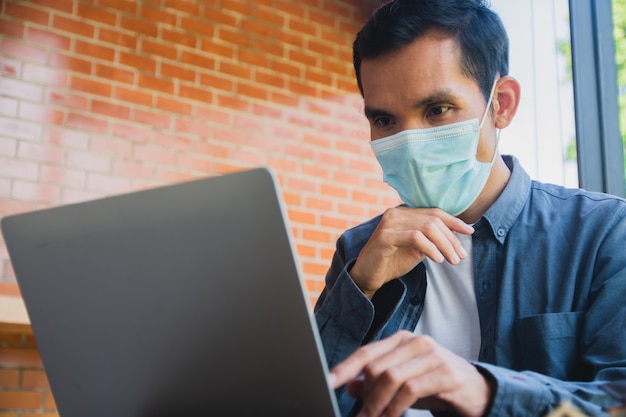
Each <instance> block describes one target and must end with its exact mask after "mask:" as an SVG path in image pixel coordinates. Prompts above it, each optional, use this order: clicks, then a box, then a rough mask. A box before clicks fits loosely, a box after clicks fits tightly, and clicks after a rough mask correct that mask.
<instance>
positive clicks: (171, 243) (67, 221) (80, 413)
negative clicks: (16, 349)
mask: <svg viewBox="0 0 626 417" xmlns="http://www.w3.org/2000/svg"><path fill="white" fill-rule="evenodd" d="M1 226H2V233H3V235H4V239H5V241H6V245H7V248H8V251H9V256H10V258H11V261H12V264H13V268H14V270H15V274H16V277H17V282H18V285H19V288H20V290H21V292H22V296H23V299H24V304H25V306H26V309H27V312H28V314H29V317H30V320H31V325H32V329H33V333H34V335H35V338H36V340H37V344H38V347H39V351H40V354H41V358H42V361H43V365H44V367H45V370H46V373H47V376H48V379H49V383H50V387H51V390H52V393H53V395H54V398H55V400H56V404H57V407H58V410H59V414H60V415H61V417H85V416H90V417H111V416H116V417H172V416H186V417H190V416H191V417H194V416H216V417H220V416H256V415H259V416H290V417H292V416H299V417H307V416H311V417H313V416H315V417H323V416H339V412H338V408H337V404H336V400H335V396H334V394H333V392H332V389H331V388H330V386H329V384H328V383H327V380H326V376H327V364H326V362H325V357H324V352H323V349H322V347H321V342H320V339H319V334H318V333H317V327H316V324H315V318H314V316H313V314H312V311H311V308H310V305H309V302H308V299H307V295H306V291H305V289H304V283H303V280H302V278H301V274H300V271H299V264H298V261H297V259H296V257H295V251H294V245H293V243H292V241H291V238H290V227H289V225H288V219H287V217H286V215H285V209H284V205H283V201H282V197H281V194H280V192H279V187H278V184H277V181H276V178H275V174H274V173H273V172H272V171H271V170H270V169H267V168H255V169H251V170H248V171H243V172H238V173H233V174H228V175H223V176H218V177H212V178H206V179H199V180H193V181H189V182H186V183H181V184H176V185H169V186H163V187H158V188H154V189H149V190H144V191H138V192H133V193H128V194H124V195H119V196H114V197H108V198H103V199H99V200H95V201H90V202H84V203H78V204H70V205H65V206H60V207H55V208H50V209H43V210H38V211H33V212H29V213H23V214H18V215H13V216H8V217H5V218H3V219H2V224H1Z"/></svg>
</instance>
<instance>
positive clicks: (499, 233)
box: [498, 228, 506, 237]
mask: <svg viewBox="0 0 626 417" xmlns="http://www.w3.org/2000/svg"><path fill="white" fill-rule="evenodd" d="M505 233H506V232H505V231H504V229H502V228H500V229H498V236H500V237H502V236H504V234H505Z"/></svg>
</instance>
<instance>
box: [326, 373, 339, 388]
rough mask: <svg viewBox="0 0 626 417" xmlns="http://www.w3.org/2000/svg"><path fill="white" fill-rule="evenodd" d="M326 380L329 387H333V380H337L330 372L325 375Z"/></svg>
mask: <svg viewBox="0 0 626 417" xmlns="http://www.w3.org/2000/svg"><path fill="white" fill-rule="evenodd" d="M326 380H327V381H328V385H330V386H331V387H334V386H335V381H336V380H337V375H335V374H333V373H330V374H328V376H327V377H326Z"/></svg>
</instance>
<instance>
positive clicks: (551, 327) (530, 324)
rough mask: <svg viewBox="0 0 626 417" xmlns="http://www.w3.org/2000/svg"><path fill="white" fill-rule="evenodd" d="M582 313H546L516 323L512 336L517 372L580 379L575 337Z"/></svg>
mask: <svg viewBox="0 0 626 417" xmlns="http://www.w3.org/2000/svg"><path fill="white" fill-rule="evenodd" d="M582 320H583V313H582V312H567V313H549V314H539V315H535V316H529V317H524V318H521V319H518V320H517V321H516V323H515V329H516V331H515V334H516V338H517V342H518V344H517V345H518V346H519V349H520V357H521V359H522V361H521V364H520V365H521V368H522V369H523V370H531V371H535V372H540V373H542V374H547V375H550V376H551V377H555V378H559V379H569V380H573V379H580V378H583V377H584V376H583V374H584V373H585V372H584V366H583V365H582V363H581V362H580V359H579V358H580V355H579V345H580V344H579V342H580V341H579V335H580V328H581V324H582Z"/></svg>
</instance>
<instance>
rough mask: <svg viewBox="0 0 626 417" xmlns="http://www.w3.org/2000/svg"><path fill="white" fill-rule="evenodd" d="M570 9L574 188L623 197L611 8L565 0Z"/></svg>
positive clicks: (587, 0)
mask: <svg viewBox="0 0 626 417" xmlns="http://www.w3.org/2000/svg"><path fill="white" fill-rule="evenodd" d="M569 8H570V27H571V42H572V48H571V50H572V71H573V74H572V75H573V83H574V112H575V123H576V151H577V152H576V153H577V159H578V179H579V186H580V187H581V188H584V189H586V190H590V191H601V192H605V193H610V194H614V195H617V196H620V197H624V149H623V145H622V138H621V135H620V129H619V105H618V96H617V94H618V86H617V65H616V63H615V40H614V38H613V14H612V9H611V2H610V1H606V0H600V1H596V0H569Z"/></svg>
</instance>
